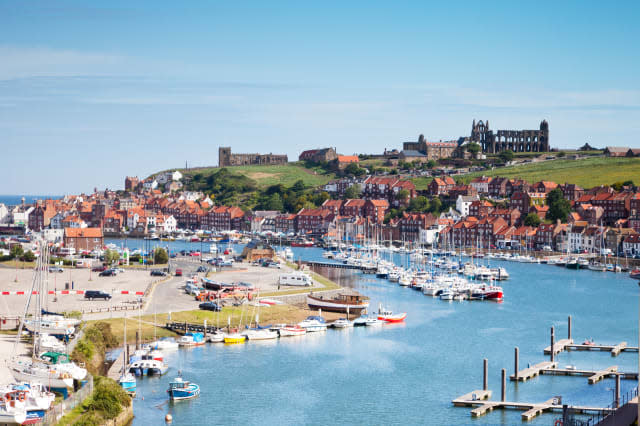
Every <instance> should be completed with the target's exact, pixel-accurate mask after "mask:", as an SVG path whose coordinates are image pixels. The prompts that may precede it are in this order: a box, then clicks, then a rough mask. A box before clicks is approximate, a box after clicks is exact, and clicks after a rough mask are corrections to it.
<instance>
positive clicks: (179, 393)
mask: <svg viewBox="0 0 640 426" xmlns="http://www.w3.org/2000/svg"><path fill="white" fill-rule="evenodd" d="M167 393H168V394H169V399H170V400H172V401H180V400H184V399H192V398H195V397H197V396H198V395H200V386H198V385H197V384H195V383H191V382H189V381H187V380H182V377H177V378H176V379H175V380H174V381H172V382H171V383H169V389H167Z"/></svg>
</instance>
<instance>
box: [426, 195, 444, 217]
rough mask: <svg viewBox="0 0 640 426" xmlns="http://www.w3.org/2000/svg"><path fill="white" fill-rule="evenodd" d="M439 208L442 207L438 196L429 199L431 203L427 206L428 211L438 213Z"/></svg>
mask: <svg viewBox="0 0 640 426" xmlns="http://www.w3.org/2000/svg"><path fill="white" fill-rule="evenodd" d="M441 209H442V201H440V198H438V197H434V199H433V200H431V205H430V206H429V211H430V212H431V213H434V214H438V213H440V210H441Z"/></svg>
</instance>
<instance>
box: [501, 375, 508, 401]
mask: <svg viewBox="0 0 640 426" xmlns="http://www.w3.org/2000/svg"><path fill="white" fill-rule="evenodd" d="M506 396H507V370H505V369H504V368H503V369H502V402H504V401H505V400H506V399H505V398H506Z"/></svg>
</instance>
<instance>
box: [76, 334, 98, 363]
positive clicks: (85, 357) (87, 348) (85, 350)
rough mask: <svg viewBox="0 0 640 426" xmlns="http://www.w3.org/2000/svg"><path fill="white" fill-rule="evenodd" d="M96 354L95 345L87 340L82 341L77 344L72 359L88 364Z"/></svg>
mask: <svg viewBox="0 0 640 426" xmlns="http://www.w3.org/2000/svg"><path fill="white" fill-rule="evenodd" d="M94 353H95V347H94V346H93V343H91V341H89V340H87V339H82V340H80V341H79V342H78V343H77V344H76V347H75V348H74V349H73V354H71V357H72V358H73V359H74V360H77V361H83V362H87V361H89V360H91V358H93V354H94Z"/></svg>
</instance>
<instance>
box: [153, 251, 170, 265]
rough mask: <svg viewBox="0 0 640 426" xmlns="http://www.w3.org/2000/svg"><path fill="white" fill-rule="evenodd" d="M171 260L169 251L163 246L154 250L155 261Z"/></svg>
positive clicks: (164, 261) (165, 261)
mask: <svg viewBox="0 0 640 426" xmlns="http://www.w3.org/2000/svg"><path fill="white" fill-rule="evenodd" d="M168 261H169V256H168V255H167V251H166V250H165V249H163V248H157V249H156V250H155V251H154V252H153V263H156V264H158V263H160V264H162V263H167V262H168Z"/></svg>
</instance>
